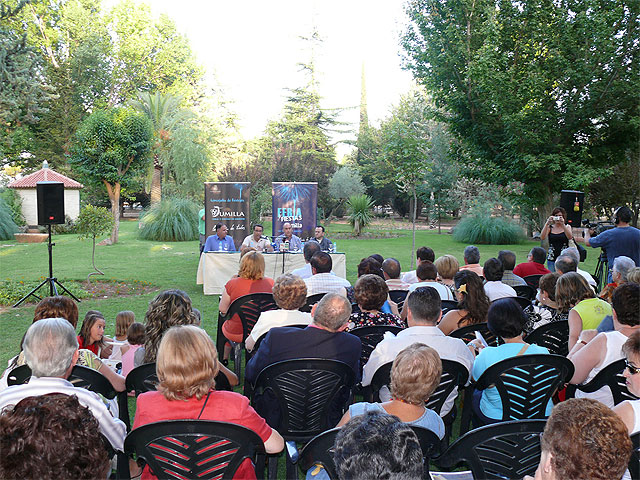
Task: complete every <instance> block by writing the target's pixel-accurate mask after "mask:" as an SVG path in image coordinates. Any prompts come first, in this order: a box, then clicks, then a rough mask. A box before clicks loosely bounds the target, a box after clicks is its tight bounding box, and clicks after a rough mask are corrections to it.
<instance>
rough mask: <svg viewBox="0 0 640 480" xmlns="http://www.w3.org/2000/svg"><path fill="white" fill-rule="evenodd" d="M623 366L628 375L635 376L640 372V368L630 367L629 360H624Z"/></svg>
mask: <svg viewBox="0 0 640 480" xmlns="http://www.w3.org/2000/svg"><path fill="white" fill-rule="evenodd" d="M624 365H625V367H626V368H627V370H629V373H630V374H631V375H635V374H636V373H638V372H640V367H636V366H635V365H632V364H631V363H629V360H626V359H625V361H624Z"/></svg>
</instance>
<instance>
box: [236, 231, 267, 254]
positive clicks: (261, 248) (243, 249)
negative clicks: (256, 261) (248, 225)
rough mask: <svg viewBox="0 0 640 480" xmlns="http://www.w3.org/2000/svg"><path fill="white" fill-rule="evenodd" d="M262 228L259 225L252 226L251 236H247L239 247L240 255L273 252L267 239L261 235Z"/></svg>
mask: <svg viewBox="0 0 640 480" xmlns="http://www.w3.org/2000/svg"><path fill="white" fill-rule="evenodd" d="M262 232H264V227H263V226H262V225H260V224H256V225H254V226H253V234H251V235H247V236H246V237H244V240H243V241H242V245H240V254H241V255H244V254H245V253H247V252H252V251H255V252H273V247H272V246H271V242H269V239H268V238H267V237H265V236H264V235H262Z"/></svg>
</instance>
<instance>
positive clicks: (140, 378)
mask: <svg viewBox="0 0 640 480" xmlns="http://www.w3.org/2000/svg"><path fill="white" fill-rule="evenodd" d="M126 386H127V392H131V391H133V392H135V394H136V397H137V396H138V395H140V394H141V393H144V392H151V391H155V390H156V387H157V386H158V375H157V374H156V364H155V362H152V363H144V364H142V365H140V366H138V367H136V368H134V369H133V370H131V371H130V372H129V375H127V380H126ZM216 390H227V391H229V392H232V391H233V388H231V385H230V384H229V379H227V377H226V376H225V375H224V373H222V372H218V375H217V376H216Z"/></svg>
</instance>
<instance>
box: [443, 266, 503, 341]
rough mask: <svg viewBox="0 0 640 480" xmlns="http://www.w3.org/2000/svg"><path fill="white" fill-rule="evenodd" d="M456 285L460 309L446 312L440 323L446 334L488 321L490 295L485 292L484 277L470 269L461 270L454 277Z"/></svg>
mask: <svg viewBox="0 0 640 480" xmlns="http://www.w3.org/2000/svg"><path fill="white" fill-rule="evenodd" d="M453 281H454V283H455V286H456V298H457V299H458V309H457V310H451V311H449V312H447V313H446V315H445V316H444V317H442V320H441V321H440V323H439V324H438V328H440V330H442V332H443V333H444V334H445V335H449V334H450V333H451V332H453V331H454V330H457V329H459V328H462V327H466V326H467V325H475V324H477V323H484V322H486V321H487V312H489V305H490V302H489V297H487V294H486V293H485V292H484V285H483V284H482V279H481V278H480V277H479V276H478V275H477V274H476V273H474V272H472V271H470V270H460V271H459V272H458V273H456V274H455V276H454V277H453Z"/></svg>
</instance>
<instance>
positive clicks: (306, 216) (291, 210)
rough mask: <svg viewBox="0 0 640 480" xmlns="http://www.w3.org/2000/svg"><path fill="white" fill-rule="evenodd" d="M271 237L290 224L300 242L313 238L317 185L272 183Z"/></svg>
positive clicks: (311, 183) (316, 210) (307, 183)
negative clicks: (286, 224)
mask: <svg viewBox="0 0 640 480" xmlns="http://www.w3.org/2000/svg"><path fill="white" fill-rule="evenodd" d="M271 194H272V208H273V217H272V218H273V220H272V222H271V223H272V227H273V235H274V236H278V235H280V234H281V233H282V226H283V225H284V224H285V223H290V224H291V226H292V227H293V234H294V235H297V236H298V237H300V238H301V239H302V241H306V240H309V239H310V238H313V234H314V232H315V228H316V216H317V213H318V184H317V183H315V182H272V183H271Z"/></svg>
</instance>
